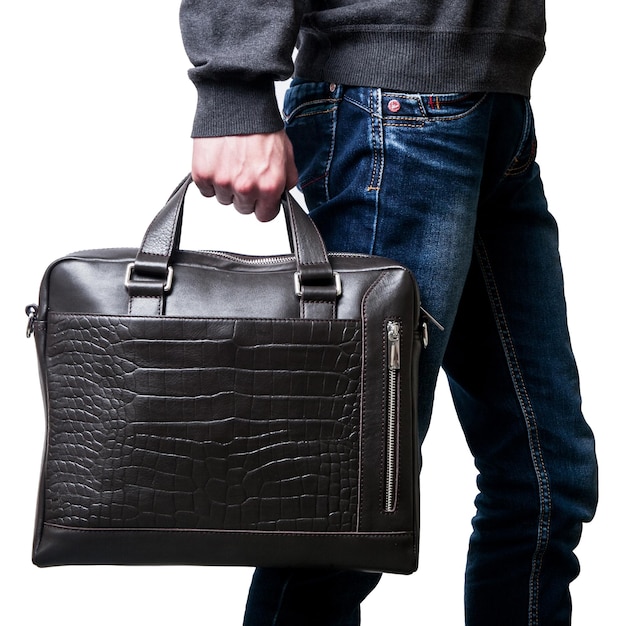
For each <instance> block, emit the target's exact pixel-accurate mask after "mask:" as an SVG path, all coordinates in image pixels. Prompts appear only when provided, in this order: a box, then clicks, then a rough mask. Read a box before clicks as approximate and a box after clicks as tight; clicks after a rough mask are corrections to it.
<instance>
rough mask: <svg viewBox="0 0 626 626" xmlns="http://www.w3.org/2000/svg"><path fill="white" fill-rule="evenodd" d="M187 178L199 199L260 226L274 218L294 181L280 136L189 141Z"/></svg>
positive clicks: (289, 150)
mask: <svg viewBox="0 0 626 626" xmlns="http://www.w3.org/2000/svg"><path fill="white" fill-rule="evenodd" d="M191 174H192V177H193V180H194V182H195V183H196V185H197V186H198V188H199V189H200V192H201V193H202V195H204V196H209V197H211V196H215V197H216V198H217V200H218V202H221V203H222V204H230V203H231V202H232V203H233V204H234V205H235V208H236V209H237V211H239V212H240V213H254V214H255V215H256V217H257V219H258V220H259V221H261V222H268V221H269V220H272V219H274V218H275V217H276V215H278V211H279V208H280V197H281V195H282V193H283V191H284V190H285V189H291V188H292V187H294V186H295V185H296V183H297V181H298V172H297V170H296V165H295V163H294V159H293V149H292V147H291V142H290V141H289V139H288V137H287V134H286V133H285V131H284V130H281V131H278V132H275V133H267V134H259V135H233V136H228V137H201V138H196V139H194V140H193V160H192V166H191Z"/></svg>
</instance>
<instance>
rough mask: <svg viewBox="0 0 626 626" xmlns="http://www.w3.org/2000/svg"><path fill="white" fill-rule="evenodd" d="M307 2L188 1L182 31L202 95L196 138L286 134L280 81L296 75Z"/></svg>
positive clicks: (182, 14)
mask: <svg viewBox="0 0 626 626" xmlns="http://www.w3.org/2000/svg"><path fill="white" fill-rule="evenodd" d="M302 5H303V2H302V1H301V0H254V2H251V1H250V0H183V2H182V4H181V8H180V25H181V32H182V36H183V43H184V45H185V49H186V51H187V54H188V56H189V59H190V60H191V62H192V64H193V66H194V67H193V68H192V69H191V70H190V71H189V77H190V78H191V80H192V81H193V82H194V84H195V85H196V88H197V90H198V106H197V110H196V116H195V120H194V126H193V132H192V136H194V137H213V136H225V135H239V134H252V133H269V132H274V131H277V130H279V129H281V128H282V126H283V124H282V119H281V116H280V111H279V108H278V105H277V103H276V97H275V93H274V81H276V80H285V79H287V78H288V77H289V76H290V75H291V74H292V72H293V63H292V54H293V49H294V46H295V41H296V37H297V34H298V28H299V24H300V19H301V15H302Z"/></svg>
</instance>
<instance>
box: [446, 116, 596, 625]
mask: <svg viewBox="0 0 626 626" xmlns="http://www.w3.org/2000/svg"><path fill="white" fill-rule="evenodd" d="M526 106H527V105H526ZM518 108H519V107H518ZM520 115H521V111H518V112H516V111H513V112H512V114H511V115H507V116H503V120H508V119H509V118H510V117H511V116H513V117H520ZM525 120H526V121H525V127H526V130H525V136H524V137H523V138H522V142H521V146H520V151H519V152H518V154H517V155H516V158H515V159H514V160H513V161H512V165H511V167H509V169H508V170H507V171H506V173H504V175H503V171H502V168H501V163H502V160H501V159H500V156H501V155H502V152H503V147H502V146H501V145H499V143H498V140H499V139H502V137H503V133H504V129H503V128H502V127H501V126H499V117H498V115H497V114H496V115H494V120H493V124H494V126H493V129H492V133H493V135H492V136H494V137H496V139H494V141H493V144H492V145H491V147H490V149H489V150H488V155H487V160H486V167H485V170H486V174H485V181H484V184H483V189H482V194H481V204H480V207H479V212H478V223H477V235H476V243H475V253H474V258H473V262H472V267H471V270H470V273H469V276H468V280H467V283H466V286H465V291H464V294H463V298H462V301H461V304H460V307H459V312H458V316H457V321H456V323H455V325H454V330H453V333H452V337H451V339H450V342H449V345H448V348H447V352H446V356H445V360H444V367H445V369H446V372H447V374H448V377H449V380H450V385H451V389H452V392H453V397H454V401H455V405H456V407H457V411H458V414H459V418H460V420H461V424H462V426H463V429H464V431H465V434H466V437H467V440H468V443H469V445H470V448H471V450H472V453H473V455H474V457H475V459H476V466H477V468H478V470H479V478H478V486H479V489H480V494H479V496H478V497H477V499H476V506H477V514H476V517H475V519H474V522H473V525H474V532H473V534H472V538H471V542H470V549H469V557H468V566H467V574H466V612H467V615H466V623H467V624H468V625H474V624H476V625H477V626H478V625H480V626H489V625H490V624H493V625H494V626H495V625H501V624H507V626H508V625H511V626H515V625H517V624H519V625H520V626H521V625H522V624H528V625H529V626H531V625H538V624H550V625H566V624H569V623H570V618H571V606H570V598H569V591H568V587H569V583H570V581H571V580H573V579H574V578H575V576H576V575H577V573H578V563H577V560H576V557H575V556H574V553H573V549H574V548H575V546H576V545H577V543H578V541H579V537H580V533H581V527H582V522H583V521H586V520H589V519H590V518H591V517H592V515H593V511H594V508H595V503H596V496H597V493H596V491H597V489H596V465H595V455H594V443H593V437H592V435H591V432H590V430H589V428H588V426H587V425H586V423H585V421H584V419H583V416H582V413H581V410H580V393H579V386H578V376H577V371H576V365H575V362H574V359H573V355H572V351H571V346H570V342H569V336H568V331H567V323H566V312H565V300H564V295H563V281H562V275H561V267H560V261H559V256H558V241H557V230H556V225H555V223H554V220H553V219H552V217H551V216H550V214H549V213H548V211H547V206H546V202H545V198H544V195H543V190H542V186H541V181H540V178H539V172H538V168H537V166H536V165H535V164H534V136H533V134H532V127H531V124H532V119H531V117H530V110H529V109H527V110H526V114H525ZM507 123H510V122H507Z"/></svg>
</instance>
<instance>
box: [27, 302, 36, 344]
mask: <svg viewBox="0 0 626 626" xmlns="http://www.w3.org/2000/svg"><path fill="white" fill-rule="evenodd" d="M37 311H38V309H37V305H36V304H29V305H28V306H27V307H26V315H28V322H26V338H29V337H30V336H31V335H32V334H33V330H34V329H35V320H36V319H37Z"/></svg>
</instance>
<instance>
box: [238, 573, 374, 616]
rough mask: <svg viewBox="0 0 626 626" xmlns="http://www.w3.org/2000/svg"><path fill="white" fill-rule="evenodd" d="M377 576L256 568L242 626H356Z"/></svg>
mask: <svg viewBox="0 0 626 626" xmlns="http://www.w3.org/2000/svg"><path fill="white" fill-rule="evenodd" d="M379 580H380V574H373V573H367V572H335V571H326V570H319V571H316V570H305V569H302V570H293V569H269V568H258V569H257V570H256V571H255V573H254V576H253V578H252V584H251V586H250V594H249V596H248V604H247V607H246V616H245V620H244V626H294V625H295V624H297V625H298V626H358V625H359V624H360V615H361V611H360V605H361V602H362V601H363V599H364V598H365V597H366V596H367V594H368V593H369V592H370V591H371V590H372V589H373V588H374V587H375V586H376V584H377V583H378V581H379Z"/></svg>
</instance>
